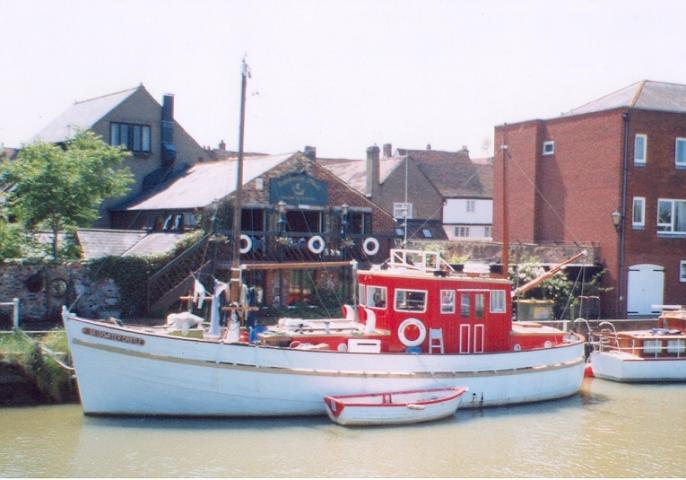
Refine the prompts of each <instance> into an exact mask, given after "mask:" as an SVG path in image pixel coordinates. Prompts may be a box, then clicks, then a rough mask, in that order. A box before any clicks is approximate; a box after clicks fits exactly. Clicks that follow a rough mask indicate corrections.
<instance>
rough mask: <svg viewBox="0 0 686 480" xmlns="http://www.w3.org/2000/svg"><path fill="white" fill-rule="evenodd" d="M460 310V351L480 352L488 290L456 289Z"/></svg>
mask: <svg viewBox="0 0 686 480" xmlns="http://www.w3.org/2000/svg"><path fill="white" fill-rule="evenodd" d="M457 294H458V296H459V302H460V311H459V316H458V321H459V324H460V328H459V332H460V333H459V340H458V341H459V349H458V351H459V352H460V353H482V352H483V351H484V338H485V333H486V332H485V330H486V326H485V323H484V317H485V315H486V312H485V308H486V302H487V301H488V292H487V291H481V290H458V291H457Z"/></svg>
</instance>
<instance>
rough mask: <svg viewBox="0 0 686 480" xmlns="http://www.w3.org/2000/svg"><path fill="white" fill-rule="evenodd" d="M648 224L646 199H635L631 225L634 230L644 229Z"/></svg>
mask: <svg viewBox="0 0 686 480" xmlns="http://www.w3.org/2000/svg"><path fill="white" fill-rule="evenodd" d="M645 223H646V199H645V197H634V204H633V211H632V214H631V225H632V226H633V227H634V228H643V227H645Z"/></svg>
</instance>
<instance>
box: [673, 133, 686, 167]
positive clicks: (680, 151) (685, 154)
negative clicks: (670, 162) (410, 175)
mask: <svg viewBox="0 0 686 480" xmlns="http://www.w3.org/2000/svg"><path fill="white" fill-rule="evenodd" d="M674 164H675V165H676V167H677V168H686V138H677V139H676V145H675V147H674Z"/></svg>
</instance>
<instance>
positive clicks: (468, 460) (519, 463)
mask: <svg viewBox="0 0 686 480" xmlns="http://www.w3.org/2000/svg"><path fill="white" fill-rule="evenodd" d="M685 429H686V384H681V385H679V384H671V385H668V384H665V385H623V384H618V383H613V382H608V381H603V380H600V379H587V380H586V381H585V382H584V387H583V389H582V392H581V393H580V394H578V395H575V396H573V397H570V398H567V399H563V400H557V401H551V402H543V403H538V404H532V405H522V406H513V407H503V408H491V409H484V410H482V411H472V410H458V412H457V415H456V416H455V417H454V418H450V419H446V420H443V421H438V422H433V423H427V424H420V425H414V426H406V427H384V428H355V429H352V428H345V427H340V426H338V425H335V424H333V423H331V422H330V421H329V420H328V418H326V417H315V418H277V419H249V420H244V419H220V420H216V419H163V418H102V417H85V416H83V414H82V412H81V409H80V406H79V405H68V406H50V407H37V408H12V409H0V476H4V477H26V476H30V477H46V476H49V477H132V476H135V477H226V476H230V477H329V476H336V477H380V476H385V477H388V476H392V477H410V476H411V477H474V476H479V477H569V476H575V477H590V476H593V477H598V476H599V477H681V476H684V474H685V473H686V441H684V433H685Z"/></svg>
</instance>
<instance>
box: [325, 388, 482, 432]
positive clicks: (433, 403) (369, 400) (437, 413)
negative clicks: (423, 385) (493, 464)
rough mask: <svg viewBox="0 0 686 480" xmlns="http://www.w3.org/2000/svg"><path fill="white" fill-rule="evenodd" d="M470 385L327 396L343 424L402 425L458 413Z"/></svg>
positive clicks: (336, 418)
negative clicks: (467, 386)
mask: <svg viewBox="0 0 686 480" xmlns="http://www.w3.org/2000/svg"><path fill="white" fill-rule="evenodd" d="M467 390H469V389H468V388H466V387H447V388H432V389H427V390H412V391H404V392H385V393H367V394H359V395H336V396H327V397H324V403H325V404H326V413H327V414H328V415H329V418H330V419H331V420H333V421H334V422H336V423H338V424H339V425H398V424H407V423H419V422H428V421H430V420H436V419H439V418H444V417H449V416H450V415H454V414H455V411H456V410H457V407H459V405H460V401H461V400H462V396H463V395H464V394H465V392H467Z"/></svg>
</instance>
